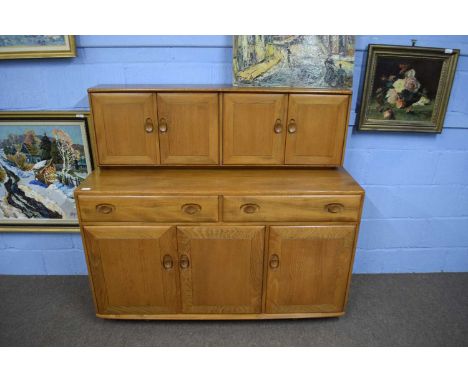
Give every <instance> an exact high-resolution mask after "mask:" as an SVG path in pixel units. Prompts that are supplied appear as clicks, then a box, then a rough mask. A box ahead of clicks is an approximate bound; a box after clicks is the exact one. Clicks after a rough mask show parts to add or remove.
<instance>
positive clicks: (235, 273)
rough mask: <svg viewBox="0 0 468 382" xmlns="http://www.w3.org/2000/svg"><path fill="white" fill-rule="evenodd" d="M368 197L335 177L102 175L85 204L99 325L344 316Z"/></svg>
mask: <svg viewBox="0 0 468 382" xmlns="http://www.w3.org/2000/svg"><path fill="white" fill-rule="evenodd" d="M272 190H274V191H275V194H274V195H271V194H269V192H272ZM363 196H364V194H363V190H362V189H361V188H360V187H359V186H358V185H357V184H356V183H355V182H354V180H353V179H352V178H351V177H350V176H349V175H348V174H347V173H346V172H345V171H344V170H335V169H328V170H304V169H303V170H300V169H298V170H242V172H241V173H240V172H239V170H226V171H219V170H187V171H183V170H170V169H166V170H161V171H155V170H151V171H145V170H143V169H139V170H135V169H133V170H121V169H119V170H100V172H98V173H93V174H92V175H91V176H90V177H88V179H87V180H85V181H84V182H83V183H82V184H81V185H80V186H79V187H78V188H77V191H76V200H77V206H78V211H79V218H80V223H81V230H82V235H83V239H84V244H85V251H86V258H87V263H88V269H89V275H90V279H91V286H92V289H93V294H94V300H95V304H96V310H97V315H98V316H99V317H102V318H120V319H268V318H306V317H327V316H340V315H342V314H344V312H345V306H346V300H347V295H348V289H349V285H350V277H351V270H352V265H353V257H354V249H355V242H356V238H357V231H358V227H359V220H360V215H361V210H362V200H363Z"/></svg>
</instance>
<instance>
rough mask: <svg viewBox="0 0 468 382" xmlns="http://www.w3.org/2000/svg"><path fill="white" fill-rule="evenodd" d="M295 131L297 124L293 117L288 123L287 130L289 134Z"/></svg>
mask: <svg viewBox="0 0 468 382" xmlns="http://www.w3.org/2000/svg"><path fill="white" fill-rule="evenodd" d="M296 131H297V124H296V121H295V120H294V119H291V120H290V121H289V124H288V132H289V134H294V133H295V132H296Z"/></svg>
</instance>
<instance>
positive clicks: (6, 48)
mask: <svg viewBox="0 0 468 382" xmlns="http://www.w3.org/2000/svg"><path fill="white" fill-rule="evenodd" d="M46 57H76V46H75V37H74V36H70V35H0V59H19V58H46Z"/></svg>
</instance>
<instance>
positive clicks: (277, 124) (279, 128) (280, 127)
mask: <svg viewBox="0 0 468 382" xmlns="http://www.w3.org/2000/svg"><path fill="white" fill-rule="evenodd" d="M273 130H274V131H275V133H276V134H281V133H282V131H283V125H282V124H281V119H279V118H278V119H277V120H276V122H275V127H273Z"/></svg>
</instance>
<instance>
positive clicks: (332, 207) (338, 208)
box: [325, 203, 344, 214]
mask: <svg viewBox="0 0 468 382" xmlns="http://www.w3.org/2000/svg"><path fill="white" fill-rule="evenodd" d="M325 208H326V210H327V211H328V212H330V213H331V214H337V213H339V212H342V211H343V210H344V206H343V205H342V204H341V203H330V204H327V205H326V206H325Z"/></svg>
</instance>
